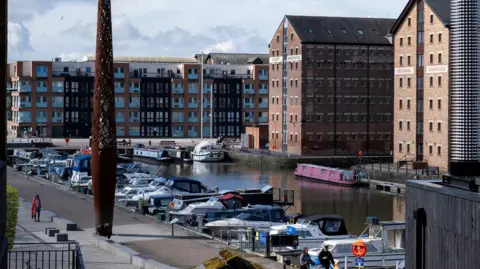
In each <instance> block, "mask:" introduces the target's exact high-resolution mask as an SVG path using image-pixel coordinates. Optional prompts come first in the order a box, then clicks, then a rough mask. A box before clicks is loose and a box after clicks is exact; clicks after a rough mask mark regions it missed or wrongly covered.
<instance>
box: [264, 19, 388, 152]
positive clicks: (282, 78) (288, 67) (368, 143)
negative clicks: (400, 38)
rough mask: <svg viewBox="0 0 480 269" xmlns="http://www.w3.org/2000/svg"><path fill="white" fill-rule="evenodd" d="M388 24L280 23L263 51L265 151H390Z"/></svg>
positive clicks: (361, 21) (342, 21) (375, 21)
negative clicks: (266, 90) (267, 90)
mask: <svg viewBox="0 0 480 269" xmlns="http://www.w3.org/2000/svg"><path fill="white" fill-rule="evenodd" d="M394 22H395V20H392V19H377V18H342V17H310V16H288V15H287V16H285V17H284V18H283V20H282V22H281V24H280V26H279V27H278V29H277V31H276V32H275V34H274V35H273V38H272V40H271V42H270V45H269V51H270V60H269V79H270V94H269V96H270V99H269V100H270V106H269V113H270V125H269V128H270V130H269V141H270V148H271V150H274V151H280V152H285V153H292V154H302V155H324V156H328V155H354V154H358V152H359V151H362V152H363V155H386V154H388V155H389V154H391V151H392V132H393V104H392V101H393V46H392V45H391V43H390V42H389V40H388V39H387V38H386V35H387V34H388V31H389V30H390V28H391V27H392V25H393V24H394Z"/></svg>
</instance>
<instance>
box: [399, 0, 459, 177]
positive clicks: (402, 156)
mask: <svg viewBox="0 0 480 269" xmlns="http://www.w3.org/2000/svg"><path fill="white" fill-rule="evenodd" d="M449 21H450V1H448V0H425V1H419V0H410V1H409V2H408V4H407V5H406V7H405V8H404V9H403V11H402V13H401V14H400V16H399V18H398V19H397V21H396V22H395V24H394V25H393V27H392V29H391V31H390V32H391V35H392V38H393V43H394V48H395V97H394V100H395V101H394V103H395V109H394V110H395V112H394V121H395V124H394V132H395V143H394V153H393V155H394V160H395V161H399V160H406V161H421V162H427V163H428V164H429V165H431V166H438V167H440V169H442V170H446V169H447V168H448V152H449V149H448V132H449V126H448V119H449V118H448V108H449V100H448V94H449V47H450V44H449V39H450V37H449Z"/></svg>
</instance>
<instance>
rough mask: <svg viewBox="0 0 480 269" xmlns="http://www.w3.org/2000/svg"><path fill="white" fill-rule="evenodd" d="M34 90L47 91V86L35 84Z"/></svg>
mask: <svg viewBox="0 0 480 269" xmlns="http://www.w3.org/2000/svg"><path fill="white" fill-rule="evenodd" d="M35 90H36V91H37V92H48V88H47V86H46V85H37V87H36V89H35Z"/></svg>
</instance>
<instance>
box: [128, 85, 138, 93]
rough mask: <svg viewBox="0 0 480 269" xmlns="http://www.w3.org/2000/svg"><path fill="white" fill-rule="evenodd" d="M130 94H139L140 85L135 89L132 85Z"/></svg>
mask: <svg viewBox="0 0 480 269" xmlns="http://www.w3.org/2000/svg"><path fill="white" fill-rule="evenodd" d="M130 92H131V93H139V92H140V85H139V86H137V87H135V86H134V85H130Z"/></svg>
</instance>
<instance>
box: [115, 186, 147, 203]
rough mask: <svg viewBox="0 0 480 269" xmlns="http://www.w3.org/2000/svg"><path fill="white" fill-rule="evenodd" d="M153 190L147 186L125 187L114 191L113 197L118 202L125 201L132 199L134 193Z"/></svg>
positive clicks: (138, 193) (139, 193) (140, 193)
mask: <svg viewBox="0 0 480 269" xmlns="http://www.w3.org/2000/svg"><path fill="white" fill-rule="evenodd" d="M153 191H155V190H154V189H151V188H149V187H125V188H123V190H121V191H119V192H117V193H115V199H117V200H119V201H120V202H126V201H129V200H131V199H132V197H133V196H135V195H142V194H144V193H150V192H153Z"/></svg>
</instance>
